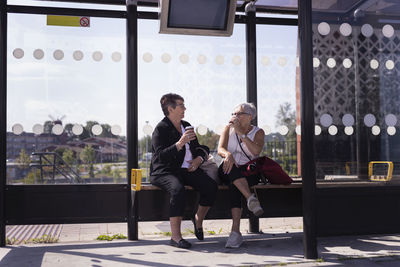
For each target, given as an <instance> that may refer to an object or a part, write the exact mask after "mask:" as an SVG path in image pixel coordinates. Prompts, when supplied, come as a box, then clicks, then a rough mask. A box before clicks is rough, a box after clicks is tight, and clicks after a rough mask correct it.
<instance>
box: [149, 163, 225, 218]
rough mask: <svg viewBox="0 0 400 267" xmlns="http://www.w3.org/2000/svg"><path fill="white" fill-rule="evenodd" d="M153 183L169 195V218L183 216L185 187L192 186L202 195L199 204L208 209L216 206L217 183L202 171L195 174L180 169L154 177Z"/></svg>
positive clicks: (196, 171) (198, 170) (199, 170)
mask: <svg viewBox="0 0 400 267" xmlns="http://www.w3.org/2000/svg"><path fill="white" fill-rule="evenodd" d="M151 183H152V184H153V185H155V186H158V187H160V188H161V189H163V190H165V191H167V192H168V193H169V195H170V203H169V217H177V216H182V215H183V212H184V209H185V203H186V201H185V185H190V186H191V187H193V189H194V190H196V191H198V192H199V193H200V201H199V204H200V205H201V206H206V207H209V206H212V205H213V204H214V201H215V198H216V195H217V191H218V186H217V183H216V182H215V181H214V180H213V179H212V178H210V177H209V176H208V175H207V174H205V173H204V172H203V171H202V170H201V169H197V170H195V171H194V172H188V171H187V169H180V170H178V171H177V172H175V173H171V174H167V175H159V176H155V177H152V179H151Z"/></svg>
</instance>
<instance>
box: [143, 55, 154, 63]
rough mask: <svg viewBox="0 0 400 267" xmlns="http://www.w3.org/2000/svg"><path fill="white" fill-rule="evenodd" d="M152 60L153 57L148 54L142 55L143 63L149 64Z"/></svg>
mask: <svg viewBox="0 0 400 267" xmlns="http://www.w3.org/2000/svg"><path fill="white" fill-rule="evenodd" d="M152 60H153V55H152V54H150V53H144V54H143V61H144V62H146V63H150V62H151V61H152Z"/></svg>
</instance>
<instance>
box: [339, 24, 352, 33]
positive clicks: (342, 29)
mask: <svg viewBox="0 0 400 267" xmlns="http://www.w3.org/2000/svg"><path fill="white" fill-rule="evenodd" d="M339 31H340V33H341V34H342V35H343V36H349V35H350V34H351V32H352V28H351V25H350V24H348V23H342V24H341V25H340V28H339Z"/></svg>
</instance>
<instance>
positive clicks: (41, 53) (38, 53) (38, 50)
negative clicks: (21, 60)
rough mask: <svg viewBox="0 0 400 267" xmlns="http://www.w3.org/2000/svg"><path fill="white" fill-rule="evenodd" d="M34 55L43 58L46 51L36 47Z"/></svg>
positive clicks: (38, 58)
mask: <svg viewBox="0 0 400 267" xmlns="http://www.w3.org/2000/svg"><path fill="white" fill-rule="evenodd" d="M33 57H34V58H36V59H37V60H40V59H42V58H43V57H44V51H43V50H42V49H35V51H33Z"/></svg>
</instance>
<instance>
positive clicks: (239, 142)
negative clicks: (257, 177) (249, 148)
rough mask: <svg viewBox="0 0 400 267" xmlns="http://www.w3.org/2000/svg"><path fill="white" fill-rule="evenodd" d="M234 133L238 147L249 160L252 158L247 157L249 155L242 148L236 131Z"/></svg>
mask: <svg viewBox="0 0 400 267" xmlns="http://www.w3.org/2000/svg"><path fill="white" fill-rule="evenodd" d="M235 135H236V139H237V141H238V143H239V146H240V149H241V150H242V151H243V153H244V154H245V155H246V157H247V158H248V159H249V160H252V159H251V158H250V157H249V155H247V153H246V152H245V151H244V149H243V147H242V144H241V143H240V140H239V136H238V135H237V133H235Z"/></svg>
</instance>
